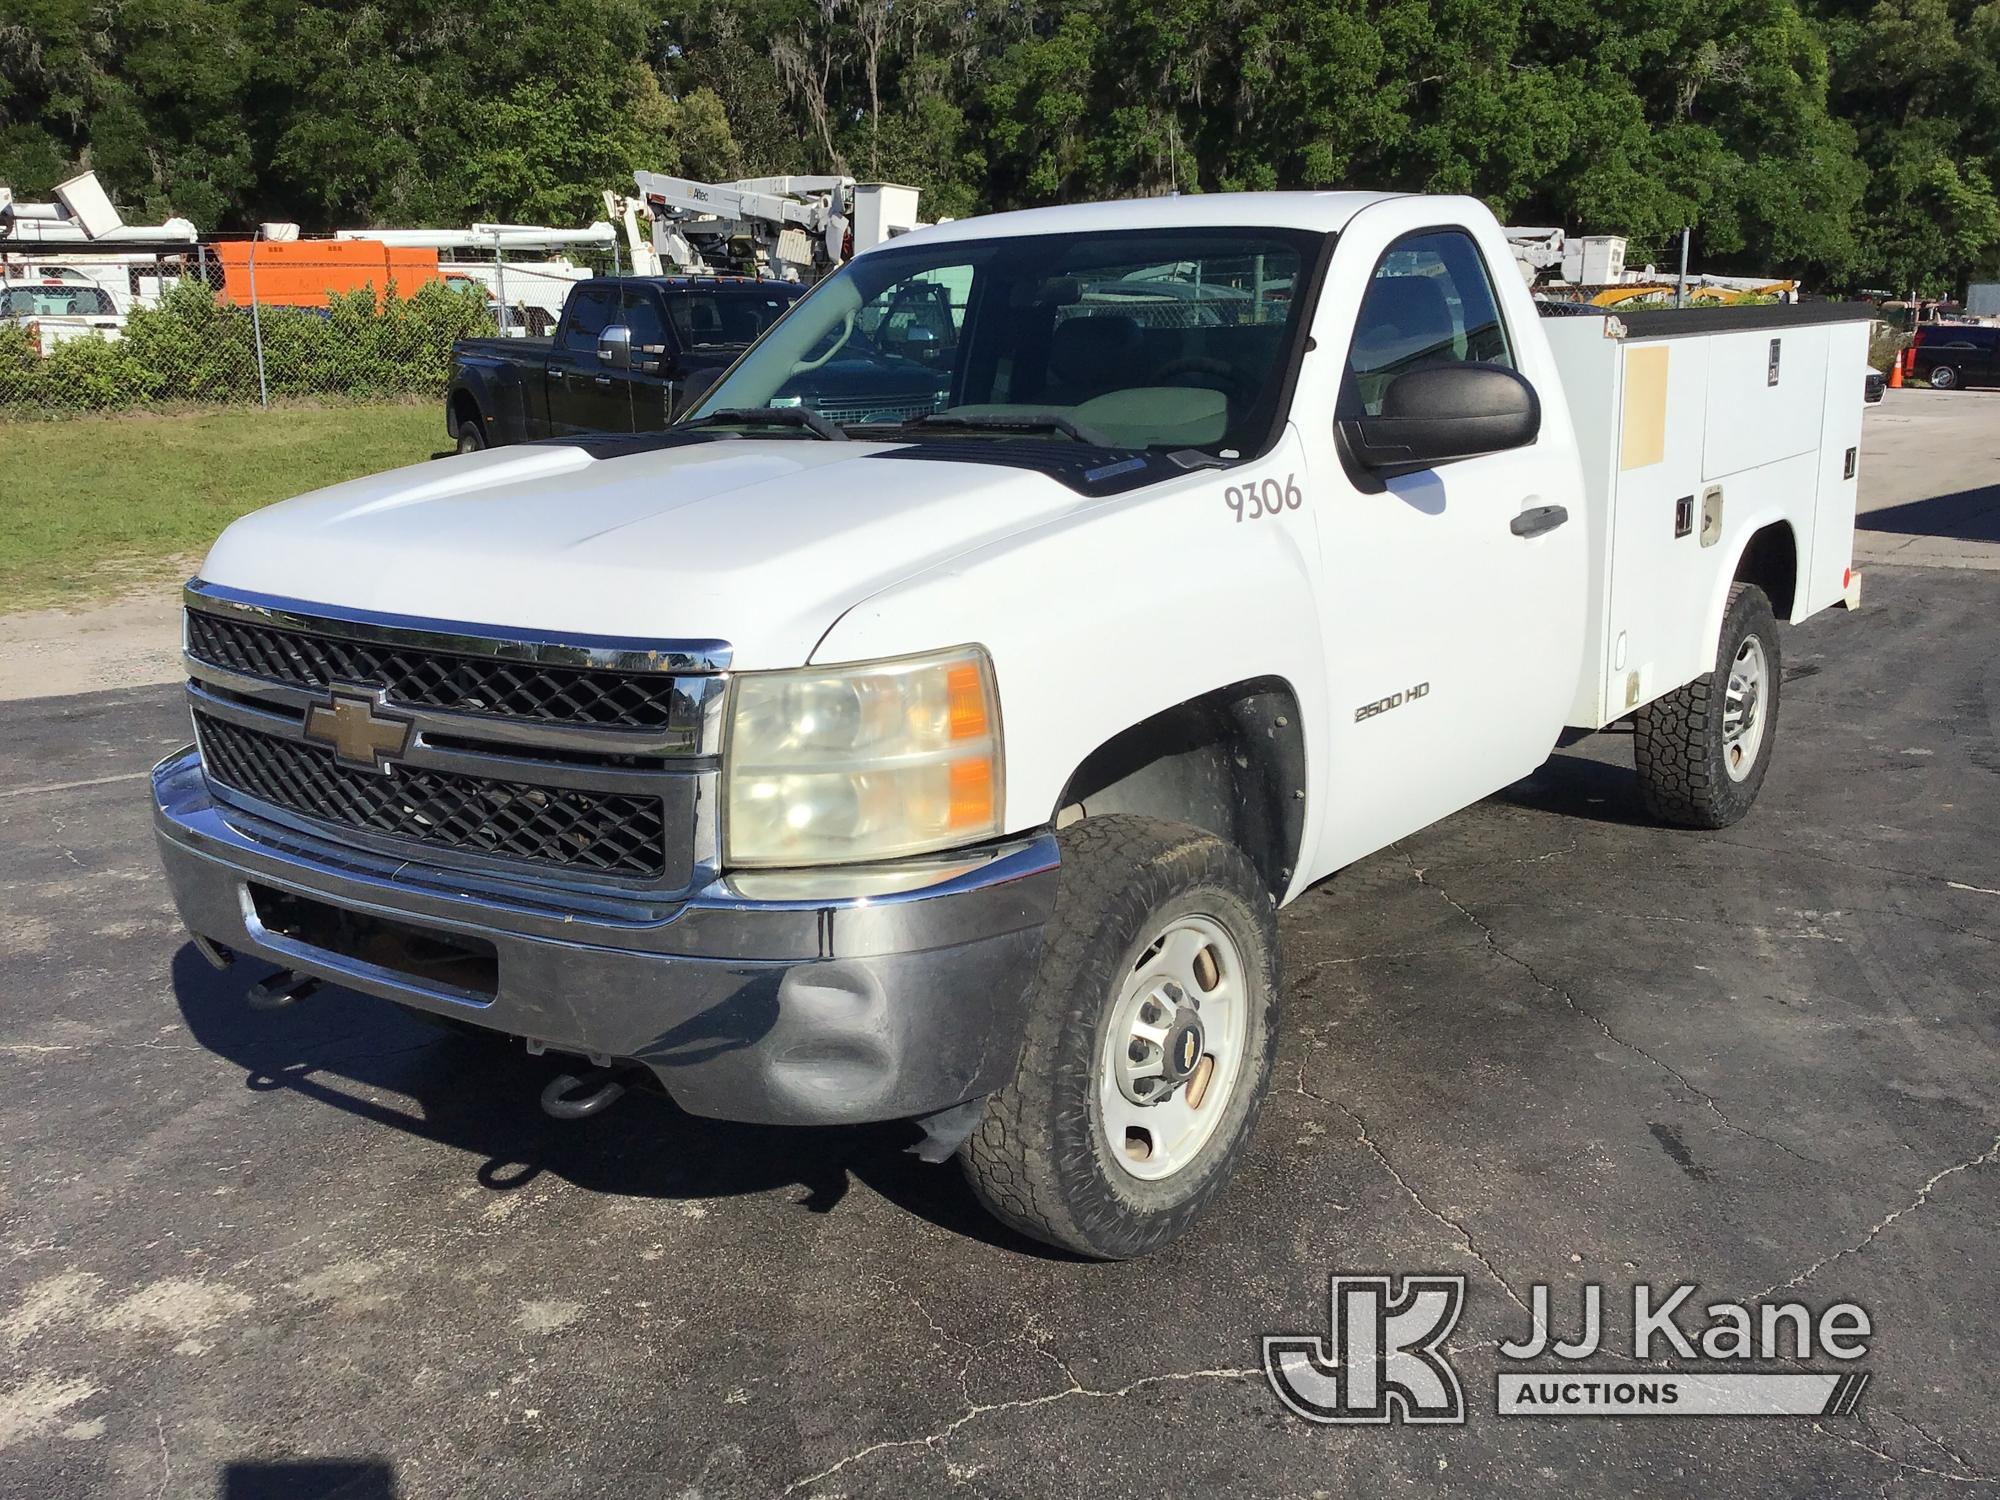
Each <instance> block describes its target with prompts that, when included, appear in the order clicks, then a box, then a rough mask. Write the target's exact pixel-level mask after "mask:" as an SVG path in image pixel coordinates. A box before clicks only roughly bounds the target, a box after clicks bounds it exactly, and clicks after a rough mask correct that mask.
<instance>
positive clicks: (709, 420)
mask: <svg viewBox="0 0 2000 1500" xmlns="http://www.w3.org/2000/svg"><path fill="white" fill-rule="evenodd" d="M680 425H681V426H683V427H798V428H802V429H804V430H805V431H807V432H810V433H811V434H812V435H813V436H814V437H816V438H823V439H825V440H826V441H828V442H835V443H838V442H844V441H845V440H846V438H847V433H846V431H845V430H844V429H843V428H840V427H836V426H834V424H833V423H831V422H829V421H827V419H826V418H825V417H822V416H821V415H820V414H819V413H818V412H816V411H808V410H807V409H806V408H805V407H803V406H725V407H723V408H722V409H721V410H719V411H712V412H710V413H709V414H708V415H707V416H705V417H696V418H694V419H693V420H692V421H689V422H683V423H681V424H680Z"/></svg>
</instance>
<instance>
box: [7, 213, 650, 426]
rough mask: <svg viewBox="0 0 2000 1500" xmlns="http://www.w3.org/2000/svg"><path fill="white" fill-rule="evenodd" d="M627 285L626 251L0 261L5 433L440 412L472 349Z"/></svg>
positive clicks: (281, 246) (11, 257)
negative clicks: (204, 408)
mask: <svg viewBox="0 0 2000 1500" xmlns="http://www.w3.org/2000/svg"><path fill="white" fill-rule="evenodd" d="M616 269H618V266H617V255H616V250H615V247H613V246H603V247H599V246H589V247H585V250H584V253H578V252H577V251H575V250H571V251H567V252H565V253H564V254H562V255H560V256H552V257H542V256H532V255H528V254H522V253H520V252H516V251H513V250H508V251H506V252H504V253H501V254H496V253H492V252H485V253H481V252H474V251H451V252H442V253H441V252H439V251H435V250H419V249H406V248H402V247H392V246H384V245H383V244H381V243H379V242H376V241H368V240H352V241H336V240H306V241H291V242H283V241H279V242H270V241H257V240H248V239H245V240H223V241H217V242H214V243H204V244H201V245H196V246H189V247H188V248H187V249H185V250H177V251H174V252H171V253H161V254H143V255H141V254H130V253H116V252H96V253H92V252H84V251H73V250H67V249H66V250H63V251H61V252H59V253H58V252H43V253H35V252H33V251H0V419H5V418H27V417H49V416H62V415H69V414H75V413H83V412H108V411H122V410H130V409H136V408H155V409H157V408H172V407H186V406H199V405H238V404H261V405H265V406H269V405H271V404H273V403H274V402H287V401H295V400H300V399H308V400H357V399H384V398H417V397H441V396H442V395H443V394H444V389H445V384H446V381H447V380H448V378H449V375H450V369H451V346H452V345H453V343H455V342H456V341H457V340H459V339H462V338H471V337H476V336H480V335H491V334H508V335H520V336H533V335H540V334H545V333H547V332H548V330H549V329H550V328H552V327H553V326H554V324H555V321H556V318H557V316H558V315H559V314H560V312H561V310H562V303H563V298H564V297H565V296H566V295H567V293H568V291H569V288H570V286H571V284H572V283H574V282H576V281H579V280H582V279H583V278H585V277H587V276H592V275H601V274H605V273H609V272H613V271H615V270H616Z"/></svg>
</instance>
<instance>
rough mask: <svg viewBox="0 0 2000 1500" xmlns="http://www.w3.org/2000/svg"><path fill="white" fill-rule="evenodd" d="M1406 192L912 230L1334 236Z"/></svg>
mask: <svg viewBox="0 0 2000 1500" xmlns="http://www.w3.org/2000/svg"><path fill="white" fill-rule="evenodd" d="M1406 196H1408V195H1407V194H1403V193H1364V192H1288V193H1196V194H1191V195H1189V196H1186V197H1178V198H1126V199H1121V200H1119V201H1116V202H1112V203H1074V204H1065V205H1062V206H1060V207H1055V208H1024V209H1019V210H1016V211H1015V212H1012V213H1004V214H986V215H984V216H982V217H979V218H975V219H959V220H956V221H954V222H952V223H949V224H936V225H933V226H931V227H930V228H928V229H919V230H916V231H914V235H920V236H922V238H923V241H924V243H925V244H930V245H935V244H941V243H944V242H946V241H950V240H986V239H995V238H1000V237H1003V236H1006V237H1012V236H1017V235H1031V234H1090V233H1099V232H1103V231H1106V230H1114V229H1224V228H1232V229H1240V228H1243V227H1245V226H1249V225H1255V226H1257V227H1259V228H1270V229H1306V230H1317V231H1319V232H1320V233H1323V234H1332V233H1336V232H1338V231H1339V230H1341V229H1344V228H1346V227H1347V224H1348V221H1349V220H1351V219H1352V218H1353V217H1354V216H1355V215H1356V214H1358V213H1360V212H1361V210H1362V209H1364V208H1367V207H1369V206H1370V205H1371V204H1375V203H1381V202H1385V201H1387V200H1388V199H1391V198H1400V197H1406ZM913 237H914V236H913V235H901V236H898V237H897V238H895V239H892V240H886V241H884V242H883V243H882V244H880V245H876V246H873V247H871V248H870V249H868V250H865V251H863V252H861V253H862V254H864V255H879V254H881V253H882V252H883V251H884V250H892V249H894V248H895V247H896V246H898V245H906V244H908V243H910V242H911V240H912V238H913Z"/></svg>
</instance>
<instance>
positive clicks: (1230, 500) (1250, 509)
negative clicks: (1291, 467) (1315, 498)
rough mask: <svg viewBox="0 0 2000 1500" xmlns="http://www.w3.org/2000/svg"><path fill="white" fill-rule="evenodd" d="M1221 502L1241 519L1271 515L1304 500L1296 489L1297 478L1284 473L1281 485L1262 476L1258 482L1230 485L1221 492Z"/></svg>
mask: <svg viewBox="0 0 2000 1500" xmlns="http://www.w3.org/2000/svg"><path fill="white" fill-rule="evenodd" d="M1222 503H1223V504H1224V505H1226V506H1228V507H1229V509H1230V511H1231V512H1232V513H1233V514H1234V515H1235V517H1236V519H1237V520H1238V521H1239V522H1241V521H1255V520H1259V519H1261V518H1262V517H1264V516H1275V515H1277V514H1278V513H1279V512H1280V511H1287V510H1297V509H1298V508H1299V507H1300V506H1302V505H1304V504H1305V503H1306V497H1305V493H1304V492H1303V491H1302V490H1300V488H1299V481H1298V477H1297V476H1296V475H1293V474H1287V475H1286V476H1285V482H1284V483H1283V484H1279V483H1278V481H1277V480H1275V479H1266V480H1265V481H1264V482H1263V483H1261V484H1259V483H1256V482H1255V481H1252V482H1251V483H1249V484H1245V485H1234V484H1232V485H1231V486H1230V487H1229V488H1228V489H1226V490H1224V491H1223V492H1222Z"/></svg>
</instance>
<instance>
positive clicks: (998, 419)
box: [899, 411, 1120, 448]
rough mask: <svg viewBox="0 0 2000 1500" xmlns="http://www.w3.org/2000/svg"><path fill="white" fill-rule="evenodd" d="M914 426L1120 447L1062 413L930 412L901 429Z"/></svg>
mask: <svg viewBox="0 0 2000 1500" xmlns="http://www.w3.org/2000/svg"><path fill="white" fill-rule="evenodd" d="M912 427H951V428H957V429H958V430H960V431H962V432H1059V433H1061V434H1062V435H1063V436H1064V437H1067V438H1071V439H1073V440H1075V441H1076V442H1079V443H1088V444H1089V445H1090V446H1091V447H1093V448H1116V447H1119V446H1120V445H1119V444H1117V443H1114V442H1112V441H1111V439H1110V438H1108V437H1106V436H1105V435H1104V434H1103V433H1101V432H1099V431H1097V430H1096V429H1095V428H1092V427H1086V426H1084V425H1083V424H1082V423H1081V422H1072V421H1071V420H1070V419H1069V418H1068V417H1066V416H1064V415H1063V414H1062V413H1061V412H1056V411H1026V412H1022V413H1021V414H1020V415H1019V416H1006V415H1002V414H1000V413H998V412H977V413H975V412H965V413H959V412H949V411H937V412H928V413H926V414H925V415H923V416H921V417H913V418H911V419H910V420H909V421H907V422H905V423H904V424H903V426H902V428H901V429H899V430H901V431H908V430H909V429H910V428H912Z"/></svg>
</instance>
